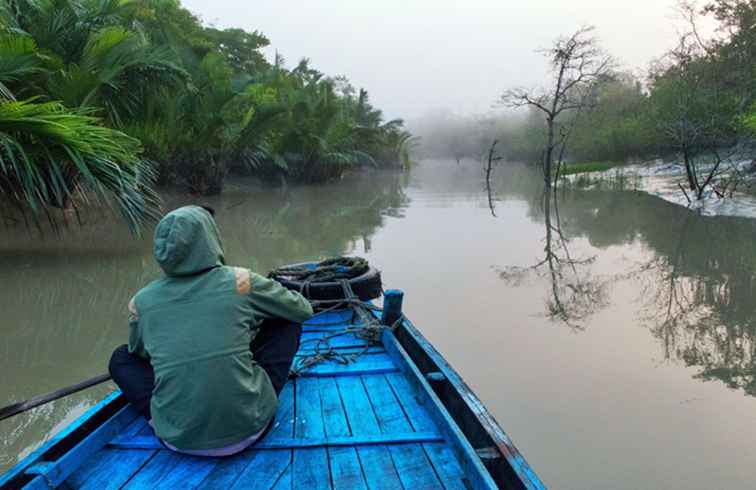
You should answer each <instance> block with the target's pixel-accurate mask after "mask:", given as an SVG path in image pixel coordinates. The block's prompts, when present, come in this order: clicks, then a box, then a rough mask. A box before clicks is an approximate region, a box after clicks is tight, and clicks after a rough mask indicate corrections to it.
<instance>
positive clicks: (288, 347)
mask: <svg viewBox="0 0 756 490" xmlns="http://www.w3.org/2000/svg"><path fill="white" fill-rule="evenodd" d="M213 214H214V213H212V210H211V209H209V208H203V207H200V206H185V207H182V208H179V209H176V210H174V211H172V212H170V213H168V214H167V215H166V216H165V217H164V218H163V219H162V220H161V221H160V223H158V225H157V228H156V230H155V243H154V255H155V258H156V259H157V262H158V264H159V265H160V267H161V268H162V269H163V271H164V272H165V277H163V278H162V279H158V280H156V281H154V282H152V283H150V284H148V285H147V286H146V287H144V288H143V289H141V290H140V291H139V292H138V293H137V294H136V295H135V296H134V298H133V299H132V300H131V301H130V302H129V306H128V309H129V343H128V346H127V345H122V346H120V347H118V348H117V349H116V350H115V352H113V355H112V357H111V359H110V365H109V369H110V374H111V376H112V377H113V380H114V381H115V382H116V384H117V385H118V386H119V387H120V388H121V390H122V391H123V394H124V395H125V397H126V399H128V400H129V402H131V404H132V405H133V406H134V407H135V408H136V409H137V410H138V411H140V412H141V413H142V414H143V415H144V416H145V417H146V418H147V419H148V420H151V425H152V426H153V428H154V429H155V434H156V435H157V436H158V437H159V438H160V439H161V440H162V441H163V443H164V444H165V445H166V446H167V447H168V448H170V449H173V450H176V451H180V452H184V453H188V454H194V455H206V456H225V455H229V454H234V453H236V452H239V451H241V450H243V449H245V448H247V447H249V446H250V445H252V444H253V443H254V442H255V441H257V440H258V439H259V438H260V437H262V435H264V433H265V432H266V430H267V429H269V428H270V427H271V425H272V421H273V416H274V414H275V412H276V408H277V405H278V399H277V395H278V394H280V393H281V390H282V389H283V387H284V384H285V383H286V380H287V378H288V374H289V369H290V368H291V364H292V361H293V359H294V354H295V353H296V352H297V349H298V348H299V338H300V335H301V333H302V326H301V323H302V322H304V321H305V320H307V319H308V318H310V317H311V316H312V314H313V311H312V307H311V306H310V304H309V302H308V301H307V300H306V299H305V298H304V297H303V296H302V295H300V294H298V293H296V292H293V291H289V290H288V289H286V288H284V287H283V286H281V285H280V284H279V283H278V282H276V281H274V280H271V279H268V278H266V277H264V276H261V275H259V274H256V273H254V272H251V271H250V270H248V269H245V268H240V267H229V266H226V265H225V260H224V256H223V247H222V245H221V240H220V235H219V232H218V227H217V225H216V223H215V219H214V217H213Z"/></svg>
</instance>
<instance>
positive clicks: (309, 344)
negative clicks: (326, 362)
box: [300, 332, 365, 349]
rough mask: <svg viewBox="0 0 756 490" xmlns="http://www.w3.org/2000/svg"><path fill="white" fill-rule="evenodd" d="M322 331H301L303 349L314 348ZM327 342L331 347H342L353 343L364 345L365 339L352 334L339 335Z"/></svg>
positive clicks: (321, 336)
mask: <svg viewBox="0 0 756 490" xmlns="http://www.w3.org/2000/svg"><path fill="white" fill-rule="evenodd" d="M323 335H324V334H323V333H320V332H303V333H302V337H301V338H300V339H301V340H300V346H301V348H303V349H309V348H314V347H315V344H316V343H317V341H318V340H320V339H322V338H323ZM328 344H329V345H330V346H332V347H344V346H350V345H351V346H354V345H365V340H364V339H361V338H359V337H357V336H355V335H354V334H352V333H350V334H347V335H339V336H338V337H333V338H331V339H329V340H328Z"/></svg>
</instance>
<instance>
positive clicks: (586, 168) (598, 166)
mask: <svg viewBox="0 0 756 490" xmlns="http://www.w3.org/2000/svg"><path fill="white" fill-rule="evenodd" d="M621 165H622V163H621V162H576V163H569V164H566V165H563V166H562V168H561V169H560V171H559V175H560V176H565V175H574V174H583V173H589V172H604V171H606V170H609V169H612V168H615V167H619V166H621Z"/></svg>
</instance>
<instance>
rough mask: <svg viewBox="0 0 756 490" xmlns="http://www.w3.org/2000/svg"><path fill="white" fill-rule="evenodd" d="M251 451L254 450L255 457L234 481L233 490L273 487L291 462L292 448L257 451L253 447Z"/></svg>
mask: <svg viewBox="0 0 756 490" xmlns="http://www.w3.org/2000/svg"><path fill="white" fill-rule="evenodd" d="M251 451H252V452H254V458H252V461H250V463H249V465H247V467H246V469H245V470H244V471H243V472H242V474H241V475H240V476H239V478H237V480H236V482H234V485H233V486H232V487H231V488H232V489H233V490H236V489H247V488H260V489H268V488H271V487H273V485H275V483H276V482H277V481H278V480H279V478H281V475H283V473H284V471H286V468H288V467H289V465H290V464H291V449H282V450H278V451H257V450H254V449H253V450H251Z"/></svg>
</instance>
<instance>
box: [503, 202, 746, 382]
mask: <svg viewBox="0 0 756 490" xmlns="http://www.w3.org/2000/svg"><path fill="white" fill-rule="evenodd" d="M548 201H549V200H548V199H546V202H545V205H544V206H543V208H544V210H545V209H548V204H549V202H548ZM557 204H558V208H557ZM553 207H554V208H555V211H554V212H553V213H547V212H545V211H544V218H545V223H546V230H547V233H546V247H545V258H544V260H542V261H541V262H540V263H539V264H536V266H533V267H530V268H525V269H522V270H520V271H519V273H520V274H522V273H528V272H530V271H533V270H535V271H536V272H539V268H540V269H545V271H542V272H539V275H541V276H544V275H545V276H546V277H547V278H548V279H549V280H550V282H551V286H550V289H549V296H550V298H549V301H548V302H547V305H548V313H549V316H551V317H554V318H556V319H559V320H561V321H563V322H564V323H567V324H568V325H573V324H574V323H578V324H581V323H580V322H585V321H586V320H587V318H588V316H590V315H591V314H592V313H593V312H595V311H596V310H597V308H601V307H602V306H603V305H605V304H606V302H607V301H608V299H607V296H606V287H607V285H608V284H610V283H612V282H614V281H618V280H625V279H626V280H630V281H635V282H637V284H638V285H639V286H640V287H639V288H637V291H638V292H637V293H636V294H639V298H638V299H639V300H640V305H641V307H640V310H641V311H640V312H639V314H638V320H639V321H640V323H641V324H642V325H644V326H645V327H647V328H648V329H649V331H650V332H651V334H652V335H653V336H654V337H655V338H657V339H658V340H659V342H660V346H661V349H662V356H663V358H664V359H666V360H668V361H670V362H682V363H683V364H684V365H686V366H689V367H697V368H698V373H697V374H696V378H698V379H701V380H707V381H708V380H720V381H722V382H724V383H725V384H726V385H727V386H729V387H730V388H733V389H742V390H744V392H745V393H747V394H749V395H753V396H756V248H755V247H754V243H756V220H753V219H747V218H733V217H721V216H720V217H709V216H699V215H697V214H695V213H693V212H691V211H690V210H688V209H685V208H683V207H681V206H676V205H674V204H670V203H667V202H665V201H663V200H661V199H659V198H656V197H653V196H649V195H647V194H643V193H637V192H627V191H601V190H599V191H566V192H565V193H564V194H560V199H559V202H558V203H557V202H556V201H554V206H553ZM550 222H551V223H553V225H554V226H553V227H552V226H551V225H550V224H549V223H550ZM549 230H550V231H549ZM565 234H566V235H567V236H570V237H571V238H577V237H585V238H587V239H588V241H589V242H590V243H591V245H593V246H594V247H598V248H606V247H610V246H626V245H628V244H635V245H636V246H637V248H635V250H639V251H641V252H642V255H644V256H645V257H646V258H645V259H643V261H641V262H637V263H635V264H634V265H630V266H624V267H622V270H618V271H617V272H618V274H617V275H614V276H611V277H608V278H606V277H605V278H601V279H596V278H595V277H591V271H590V261H589V260H583V261H577V262H578V263H577V264H576V263H575V261H574V260H571V258H570V255H569V254H568V253H567V251H568V249H567V248H566V247H567V244H568V243H569V242H567V241H566V240H564V236H565ZM555 247H556V251H555ZM557 253H561V258H560V260H561V262H560V261H558V260H556V259H554V257H553V255H555V254H557ZM514 272H515V274H513V273H512V271H511V268H510V269H508V270H505V271H503V277H504V278H505V279H509V278H511V277H515V278H516V277H517V274H516V272H518V271H517V270H515V271H514ZM626 301H632V298H627V299H626ZM573 328H574V327H573Z"/></svg>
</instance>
